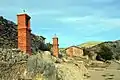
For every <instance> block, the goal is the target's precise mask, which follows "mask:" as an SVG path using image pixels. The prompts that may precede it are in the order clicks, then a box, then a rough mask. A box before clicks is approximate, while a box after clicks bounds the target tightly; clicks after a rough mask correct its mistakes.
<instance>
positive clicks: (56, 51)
mask: <svg viewBox="0 0 120 80" xmlns="http://www.w3.org/2000/svg"><path fill="white" fill-rule="evenodd" d="M58 46H59V44H58V38H57V37H56V36H55V37H54V38H53V55H54V56H56V57H58V54H59V47H58Z"/></svg>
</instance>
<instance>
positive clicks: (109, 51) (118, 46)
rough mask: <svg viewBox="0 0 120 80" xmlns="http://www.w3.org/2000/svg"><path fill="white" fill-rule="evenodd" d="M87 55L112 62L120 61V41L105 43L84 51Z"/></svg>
mask: <svg viewBox="0 0 120 80" xmlns="http://www.w3.org/2000/svg"><path fill="white" fill-rule="evenodd" d="M84 53H85V55H89V57H91V58H92V57H93V56H96V55H95V54H97V59H102V60H103V59H104V60H111V59H120V40H117V41H108V42H103V43H100V44H98V45H95V46H93V47H90V48H85V49H84Z"/></svg>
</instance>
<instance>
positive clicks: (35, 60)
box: [0, 49, 88, 80]
mask: <svg viewBox="0 0 120 80" xmlns="http://www.w3.org/2000/svg"><path fill="white" fill-rule="evenodd" d="M87 74H88V72H87V69H86V67H85V66H84V64H83V62H81V61H77V60H74V59H58V58H55V57H53V56H51V53H50V52H48V51H41V52H38V53H37V54H36V55H32V56H30V57H29V56H28V55H26V54H24V53H23V52H20V50H17V49H0V80H83V78H84V77H85V75H87Z"/></svg>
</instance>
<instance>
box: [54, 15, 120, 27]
mask: <svg viewBox="0 0 120 80" xmlns="http://www.w3.org/2000/svg"><path fill="white" fill-rule="evenodd" d="M56 20H57V21H60V22H62V23H69V24H82V25H104V26H114V27H118V26H120V18H103V17H96V16H84V17H64V18H57V19H56Z"/></svg>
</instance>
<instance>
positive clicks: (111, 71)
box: [89, 61, 120, 80]
mask: <svg viewBox="0 0 120 80" xmlns="http://www.w3.org/2000/svg"><path fill="white" fill-rule="evenodd" d="M89 72H90V75H91V77H90V80H120V64H118V63H116V62H114V61H112V62H111V64H110V66H109V67H107V68H106V69H100V68H96V69H95V70H89Z"/></svg>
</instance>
